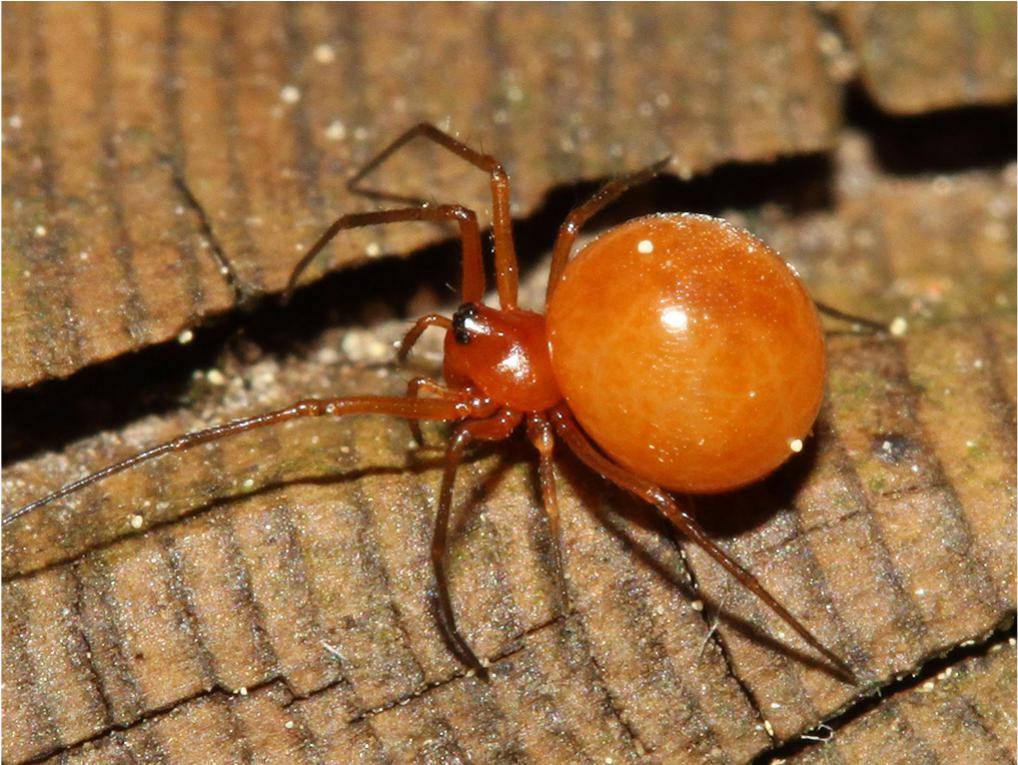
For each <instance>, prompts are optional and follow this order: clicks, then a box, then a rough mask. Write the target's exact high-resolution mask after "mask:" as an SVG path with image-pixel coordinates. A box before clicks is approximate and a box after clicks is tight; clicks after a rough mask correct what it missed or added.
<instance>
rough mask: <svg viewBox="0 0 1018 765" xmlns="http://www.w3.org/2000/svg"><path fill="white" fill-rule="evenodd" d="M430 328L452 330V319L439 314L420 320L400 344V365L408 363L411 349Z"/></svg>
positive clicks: (397, 356)
mask: <svg viewBox="0 0 1018 765" xmlns="http://www.w3.org/2000/svg"><path fill="white" fill-rule="evenodd" d="M428 327H442V328H443V329H446V330H450V329H452V319H449V318H447V317H445V316H441V315H439V314H437V313H429V314H427V315H426V316H422V317H421V318H419V319H418V320H417V321H416V322H415V323H414V325H413V326H412V327H411V328H410V331H409V332H407V333H406V334H405V335H404V336H403V340H402V341H401V342H400V344H399V351H398V352H397V353H396V361H398V362H399V363H400V364H402V363H403V362H404V361H406V357H407V356H409V355H410V349H411V348H413V347H414V343H416V342H417V340H418V339H419V338H420V336H421V335H423V334H424V330H426V329H427V328H428Z"/></svg>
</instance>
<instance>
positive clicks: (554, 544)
mask: <svg viewBox="0 0 1018 765" xmlns="http://www.w3.org/2000/svg"><path fill="white" fill-rule="evenodd" d="M527 436H528V437H529V438H530V442H531V443H532V444H533V445H534V448H535V449H537V453H538V456H539V461H538V463H537V477H538V482H539V483H540V484H541V499H542V503H543V505H544V513H545V517H546V518H547V519H548V535H549V536H550V537H551V549H552V558H553V563H554V566H555V577H556V578H557V579H558V588H559V593H560V594H561V596H562V613H564V614H568V613H569V611H570V606H569V589H568V587H567V586H566V577H565V566H564V561H563V557H562V532H561V530H560V529H561V526H560V524H559V512H558V494H557V492H556V491H555V462H554V456H553V453H552V452H553V451H554V448H555V431H554V429H553V428H552V427H551V424H550V423H549V422H548V420H546V419H545V418H544V417H543V416H541V415H540V414H530V415H529V416H528V417H527Z"/></svg>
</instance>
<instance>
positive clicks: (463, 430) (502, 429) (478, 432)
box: [423, 399, 522, 677]
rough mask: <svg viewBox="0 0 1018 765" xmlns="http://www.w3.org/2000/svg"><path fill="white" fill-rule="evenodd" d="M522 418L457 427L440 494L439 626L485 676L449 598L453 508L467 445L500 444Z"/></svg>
mask: <svg viewBox="0 0 1018 765" xmlns="http://www.w3.org/2000/svg"><path fill="white" fill-rule="evenodd" d="M423 400H428V399H423ZM521 419H522V415H521V414H520V413H519V412H514V411H512V410H510V409H502V410H500V411H498V412H497V413H496V414H495V415H494V416H492V417H491V418H489V419H485V420H471V421H469V422H464V423H463V424H461V425H459V426H458V427H457V428H456V430H455V432H454V433H453V435H452V438H451V439H450V441H449V445H448V446H447V447H446V451H445V472H444V473H443V475H442V488H441V490H440V492H439V499H438V513H437V515H436V517H435V533H434V536H433V537H432V540H431V562H432V565H433V566H434V569H435V581H436V583H437V584H438V615H439V623H440V625H441V626H442V627H443V629H444V632H445V635H446V637H447V638H448V639H449V642H450V643H451V644H452V647H453V648H454V649H455V651H456V653H457V654H459V656H460V658H461V659H463V660H464V661H465V662H466V663H467V664H469V665H470V666H471V667H473V668H474V669H475V670H476V671H477V674H478V675H480V676H481V677H485V676H486V675H487V669H485V667H484V665H483V664H482V663H481V661H480V659H478V658H477V654H475V653H474V651H473V649H471V648H470V646H469V645H468V644H467V641H466V640H465V639H464V638H463V636H462V635H461V634H460V633H459V630H458V629H457V628H456V617H455V615H454V614H453V610H452V601H451V600H450V599H449V581H448V579H447V578H446V572H445V553H446V548H447V544H446V537H447V535H448V532H449V509H450V507H451V506H452V490H453V484H454V483H455V481H456V470H457V468H458V467H459V465H460V462H462V460H463V453H464V451H465V450H466V448H467V445H468V444H470V442H471V441H476V440H482V441H499V440H501V439H503V438H505V437H507V436H508V435H509V434H510V433H512V432H513V430H515V429H516V426H517V425H519V423H520V420H521Z"/></svg>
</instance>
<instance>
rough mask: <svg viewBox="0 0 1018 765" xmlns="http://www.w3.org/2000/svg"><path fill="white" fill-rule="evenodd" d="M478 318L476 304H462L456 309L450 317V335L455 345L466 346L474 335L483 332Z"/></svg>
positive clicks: (478, 312)
mask: <svg viewBox="0 0 1018 765" xmlns="http://www.w3.org/2000/svg"><path fill="white" fill-rule="evenodd" d="M479 318H480V311H479V310H478V308H477V304H476V303H464V304H463V305H461V306H460V307H459V308H457V309H456V313H454V314H453V315H452V333H453V337H455V338H456V342H457V343H459V344H460V345H466V344H467V343H469V342H470V339H471V338H472V337H474V335H477V334H480V333H482V332H484V329H485V327H484V326H483V325H482V324H481V323H480V321H479Z"/></svg>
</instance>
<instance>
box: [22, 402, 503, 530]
mask: <svg viewBox="0 0 1018 765" xmlns="http://www.w3.org/2000/svg"><path fill="white" fill-rule="evenodd" d="M494 412H495V406H494V405H493V404H492V403H491V401H490V400H489V399H487V398H485V397H483V396H464V397H461V398H458V399H456V400H449V399H429V398H418V399H408V398H396V397H391V396H347V397H344V398H324V399H317V398H311V399H304V400H302V401H297V402H296V403H294V404H292V405H290V406H288V407H286V408H285V409H277V410H276V411H274V412H266V413H265V414H259V415H255V416H254V417H244V418H242V419H239V420H231V421H230V422H224V423H223V424H222V425H215V426H213V427H211V428H205V429H204V430H197V431H193V432H191V433H185V434H184V435H182V436H178V437H177V438H174V439H172V440H170V441H166V442H164V443H161V444H157V445H156V446H152V447H150V448H148V449H145V450H144V451H142V452H138V453H137V454H135V455H132V456H130V457H127V458H126V459H123V460H121V461H120V462H115V463H114V464H112V465H109V466H107V467H105V468H103V469H102V470H98V471H96V472H94V473H91V474H89V475H87V476H85V477H84V478H79V479H78V480H77V481H73V482H71V483H69V484H67V485H66V486H64V487H63V488H61V489H57V490H56V491H54V492H52V493H50V494H47V495H46V496H45V497H41V498H40V499H37V500H35V501H34V502H29V503H28V504H27V505H22V506H21V507H19V508H17V509H16V510H13V511H12V512H10V513H9V514H7V515H5V516H4V517H3V525H4V526H7V525H8V524H9V523H11V522H12V521H14V520H16V519H17V518H20V517H22V516H24V515H28V514H29V513H31V512H32V511H34V510H36V509H38V508H40V507H42V506H43V505H48V504H49V503H51V502H53V501H55V500H58V499H60V498H61V497H66V496H67V495H68V494H72V493H74V492H76V491H78V490H79V489H82V488H84V487H85V486H88V485H90V484H93V483H96V482H98V481H101V480H103V479H105V478H107V477H109V476H111V475H113V474H114V473H119V472H121V471H123V470H127V469H128V468H132V467H134V466H135V465H138V464H140V463H142V462H147V461H148V460H152V459H155V458H157V457H161V456H162V455H164V454H169V453H170V452H180V451H184V450H186V449H190V448H192V447H194V446H198V445H199V444H206V443H209V442H210V441H218V440H219V439H222V438H227V437H230V436H234V435H237V434H238V433H246V432H247V431H249V430H254V429H256V428H263V427H266V426H269V425H278V424H281V423H284V422H289V421H290V420H297V419H302V418H305V417H342V416H344V415H349V414H382V415H388V416H391V417H401V418H403V419H406V420H409V419H413V420H441V421H445V422H449V421H457V420H464V419H466V418H468V417H488V416H490V415H491V414H492V413H494Z"/></svg>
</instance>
